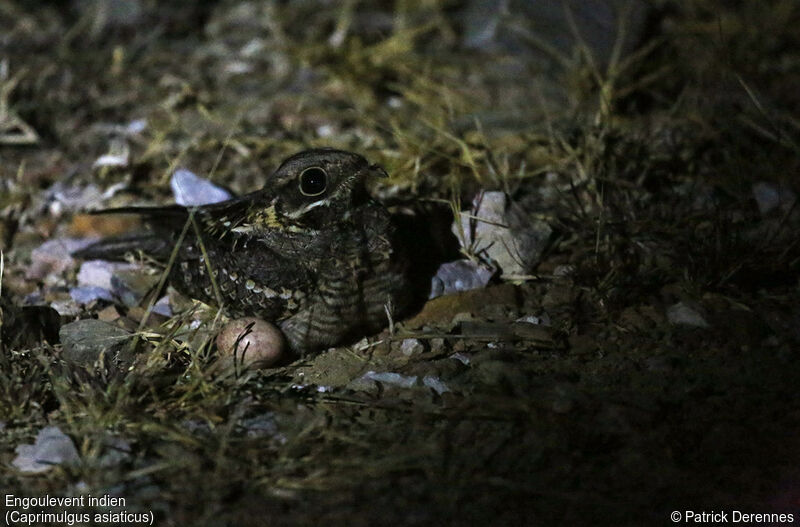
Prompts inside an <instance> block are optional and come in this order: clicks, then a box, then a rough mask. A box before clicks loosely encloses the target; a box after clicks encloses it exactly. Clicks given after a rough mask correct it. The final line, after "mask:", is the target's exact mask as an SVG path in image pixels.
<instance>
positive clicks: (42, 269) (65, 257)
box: [25, 238, 94, 280]
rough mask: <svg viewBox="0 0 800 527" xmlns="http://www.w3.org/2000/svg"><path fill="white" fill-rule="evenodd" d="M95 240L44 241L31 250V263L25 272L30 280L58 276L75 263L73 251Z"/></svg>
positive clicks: (63, 239)
mask: <svg viewBox="0 0 800 527" xmlns="http://www.w3.org/2000/svg"><path fill="white" fill-rule="evenodd" d="M93 242H94V240H92V239H85V238H56V239H54V240H49V241H46V242H44V243H43V244H42V245H40V246H39V247H37V248H36V249H34V250H33V251H32V252H31V265H30V267H28V270H27V271H26V272H25V278H26V279H28V280H41V279H42V278H45V277H48V278H51V277H52V278H57V277H58V275H60V274H61V273H63V272H64V271H66V270H67V269H70V268H71V267H73V266H74V265H75V260H74V259H73V258H72V256H71V255H72V253H73V252H75V251H78V250H80V249H83V248H85V247H88V246H89V245H90V244H91V243H93Z"/></svg>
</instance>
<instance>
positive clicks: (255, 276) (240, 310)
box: [77, 149, 414, 351]
mask: <svg viewBox="0 0 800 527" xmlns="http://www.w3.org/2000/svg"><path fill="white" fill-rule="evenodd" d="M375 175H377V176H385V172H384V171H383V170H382V169H381V168H379V167H377V166H375V165H370V164H369V163H368V162H367V160H366V159H364V158H363V157H361V156H360V155H357V154H353V153H349V152H343V151H339V150H327V149H317V150H308V151H305V152H301V153H299V154H297V155H294V156H292V157H290V158H289V159H287V160H286V161H285V162H284V163H283V164H282V165H281V166H280V167H279V168H278V169H277V170H276V171H275V172H274V173H273V174H272V175H271V176H270V177H269V178H268V179H267V181H266V184H265V186H264V188H263V189H261V190H259V191H256V192H253V193H251V194H248V195H245V196H242V197H238V198H234V199H231V200H228V201H225V202H221V203H216V204H211V205H204V206H200V207H196V208H185V207H181V206H177V205H175V206H169V207H156V208H125V209H113V210H110V211H101V213H138V214H142V215H143V216H144V217H145V218H146V220H147V223H148V224H149V225H150V229H151V230H150V231H148V232H146V233H143V234H136V235H131V236H126V237H124V238H117V239H109V240H104V241H101V242H98V243H97V244H95V245H92V246H90V247H88V248H87V249H84V250H83V251H80V252H79V253H78V254H77V255H78V256H80V257H83V258H105V259H118V258H121V257H123V256H124V254H125V253H127V252H132V251H134V252H135V251H142V252H144V253H145V254H147V255H149V256H150V257H152V258H154V259H156V260H159V261H162V262H164V263H166V262H168V261H169V259H170V255H171V254H172V252H173V249H174V248H175V247H177V253H176V259H175V261H174V264H173V265H172V267H171V269H170V272H169V280H170V282H171V283H172V285H173V286H174V287H175V288H176V289H178V290H179V291H181V292H183V293H184V294H186V295H188V296H191V297H193V298H197V299H200V300H203V301H204V302H207V303H211V304H219V305H222V307H224V309H225V310H226V311H227V312H229V313H230V314H232V315H235V316H240V315H256V316H259V317H262V318H264V319H267V320H271V321H275V322H277V323H278V324H279V326H280V327H281V328H282V330H283V331H284V333H285V334H286V336H287V339H288V341H289V343H290V345H291V347H292V348H293V349H294V350H296V351H311V350H315V349H319V348H322V347H325V346H330V345H333V344H337V343H340V342H343V341H346V340H348V339H354V338H357V337H359V336H361V335H364V334H368V333H371V332H374V331H376V330H378V329H380V328H381V327H383V326H385V325H386V324H387V322H388V317H387V312H386V309H387V307H388V308H389V309H391V311H392V312H393V314H394V315H395V316H396V315H399V314H402V313H403V312H405V311H406V310H407V309H408V307H409V306H410V305H411V304H412V302H413V300H414V293H413V291H412V288H411V287H410V285H411V282H410V278H409V269H408V267H409V264H408V260H407V255H406V253H405V252H404V251H403V248H404V247H403V246H404V245H405V243H400V242H398V239H397V236H398V233H397V230H396V228H395V226H394V224H393V222H392V218H391V216H390V215H389V213H388V211H387V210H386V208H385V207H384V206H383V205H381V204H379V203H377V202H375V201H373V200H371V199H370V198H369V195H368V194H367V192H366V190H365V188H364V180H365V179H366V178H367V177H370V176H375ZM182 233H183V239H182V241H181V235H182ZM179 241H181V243H180V245H178V242H179ZM212 276H213V279H212Z"/></svg>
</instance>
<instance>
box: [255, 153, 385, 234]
mask: <svg viewBox="0 0 800 527" xmlns="http://www.w3.org/2000/svg"><path fill="white" fill-rule="evenodd" d="M369 176H379V177H385V176H386V172H385V171H384V170H383V169H382V168H380V167H378V166H377V165H371V164H370V163H369V162H368V161H367V160H366V159H364V158H363V157H362V156H360V155H358V154H354V153H352V152H345V151H342V150H333V149H314V150H306V151H304V152H300V153H298V154H295V155H293V156H292V157H290V158H288V159H287V160H286V161H284V162H283V164H281V166H280V167H278V169H277V170H276V171H275V172H274V173H273V174H272V175H271V176H270V177H269V179H268V180H267V184H266V185H265V186H264V190H263V192H264V195H265V197H267V198H268V201H269V205H268V210H267V214H268V216H269V217H268V218H266V220H271V221H272V222H274V223H276V224H280V226H285V227H287V228H292V227H294V228H308V229H315V230H316V229H319V228H322V227H324V226H325V225H330V224H331V223H335V222H337V221H340V220H342V219H344V218H346V217H347V214H348V212H349V211H350V210H353V209H354V208H356V207H358V206H359V205H361V204H363V203H365V202H366V201H367V200H368V199H369V196H368V194H367V192H366V189H365V186H364V182H365V180H366V178H368V177H369ZM276 226H278V225H276Z"/></svg>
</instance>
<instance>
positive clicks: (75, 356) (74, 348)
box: [59, 319, 132, 367]
mask: <svg viewBox="0 0 800 527" xmlns="http://www.w3.org/2000/svg"><path fill="white" fill-rule="evenodd" d="M59 337H60V338H61V345H62V346H63V351H62V355H61V356H62V357H63V358H64V359H65V360H67V361H68V362H71V363H73V364H77V365H80V366H86V367H91V366H93V365H94V364H95V362H96V361H97V360H98V359H99V358H100V357H101V356H103V355H105V356H106V357H108V358H109V359H111V360H112V361H113V362H114V363H116V364H120V365H124V364H127V363H130V362H131V360H132V356H130V354H129V353H127V352H126V344H127V343H128V342H129V341H130V337H131V333H130V332H128V331H126V330H125V329H122V328H120V327H117V326H115V325H113V324H109V323H107V322H103V321H101V320H95V319H85V320H78V321H76V322H71V323H69V324H66V325H64V326H62V328H61V331H59Z"/></svg>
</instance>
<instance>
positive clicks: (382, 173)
mask: <svg viewBox="0 0 800 527" xmlns="http://www.w3.org/2000/svg"><path fill="white" fill-rule="evenodd" d="M369 175H371V176H374V177H379V178H382V179H386V178H388V177H389V174H388V173H387V172H386V170H384V169H383V167H382V166H380V165H370V166H369Z"/></svg>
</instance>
